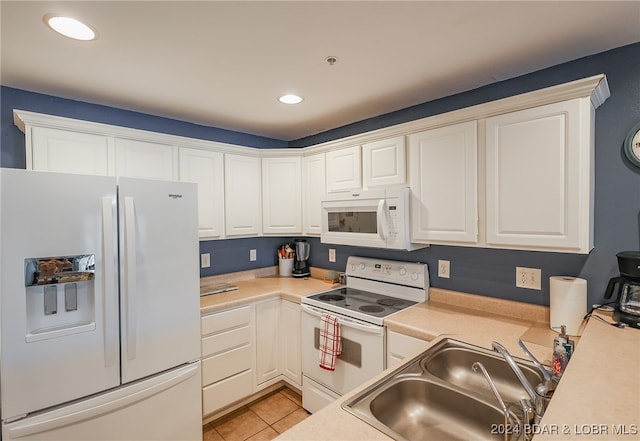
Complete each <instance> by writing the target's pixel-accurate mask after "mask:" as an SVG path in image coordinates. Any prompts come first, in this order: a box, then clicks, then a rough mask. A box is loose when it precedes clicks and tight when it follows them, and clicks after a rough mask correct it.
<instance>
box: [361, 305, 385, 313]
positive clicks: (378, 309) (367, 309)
mask: <svg viewBox="0 0 640 441" xmlns="http://www.w3.org/2000/svg"><path fill="white" fill-rule="evenodd" d="M358 309H359V310H360V311H362V312H382V311H384V306H380V305H362V306H360V307H358Z"/></svg>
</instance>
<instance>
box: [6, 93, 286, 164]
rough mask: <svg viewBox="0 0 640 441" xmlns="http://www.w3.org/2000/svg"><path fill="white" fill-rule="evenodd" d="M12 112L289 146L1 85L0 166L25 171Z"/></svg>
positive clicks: (20, 136)
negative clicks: (15, 110) (36, 113)
mask: <svg viewBox="0 0 640 441" xmlns="http://www.w3.org/2000/svg"><path fill="white" fill-rule="evenodd" d="M13 109H20V110H29V111H32V112H38V113H46V114H50V115H58V116H64V117H67V118H75V119H82V120H87V121H94V122H99V123H103V124H112V125H115V126H124V127H132V128H134V129H141V130H149V131H152V132H159V133H168V134H171V135H180V136H187V137H191V138H200V139H206V140H209V141H218V142H224V143H228V144H236V145H243V146H248V147H259V148H285V147H287V142H286V141H280V140H276V139H271V138H265V137H262V136H254V135H248V134H245V133H240V132H234V131H231V130H225V129H219V128H216V127H206V126H202V125H198V124H192V123H188V122H184V121H177V120H175V119H169V118H162V117H159V116H153V115H146V114H144V113H139V112H132V111H129V110H122V109H115V108H113V107H107V106H101V105H98V104H90V103H85V102H81V101H74V100H69V99H65V98H59V97H55V96H50V95H43V94H40V93H33V92H27V91H25V90H20V89H13V88H11V87H5V86H2V88H1V89H0V142H1V144H0V148H1V153H2V154H1V156H0V166H2V167H12V168H25V153H24V134H23V133H22V132H20V130H18V128H17V127H15V126H14V125H13Z"/></svg>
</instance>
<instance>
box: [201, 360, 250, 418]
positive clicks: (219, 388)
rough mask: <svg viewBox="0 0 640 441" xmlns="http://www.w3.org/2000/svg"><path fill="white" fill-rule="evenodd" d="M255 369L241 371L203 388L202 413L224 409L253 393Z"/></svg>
mask: <svg viewBox="0 0 640 441" xmlns="http://www.w3.org/2000/svg"><path fill="white" fill-rule="evenodd" d="M252 383H253V371H251V370H248V371H244V372H241V373H239V374H237V375H234V376H233V377H229V378H227V379H225V380H222V381H220V382H218V383H215V384H212V385H211V386H207V387H205V388H203V389H202V414H203V415H207V414H210V413H213V412H215V411H216V410H219V409H222V408H223V407H225V406H228V405H229V404H231V403H233V402H234V401H238V400H241V399H243V398H245V397H247V396H249V395H251V394H252V393H253V386H252Z"/></svg>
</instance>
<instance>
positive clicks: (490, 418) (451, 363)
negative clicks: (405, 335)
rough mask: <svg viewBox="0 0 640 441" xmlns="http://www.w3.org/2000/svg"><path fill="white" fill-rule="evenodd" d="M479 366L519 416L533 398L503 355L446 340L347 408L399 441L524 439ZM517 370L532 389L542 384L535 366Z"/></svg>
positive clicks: (520, 362)
mask: <svg viewBox="0 0 640 441" xmlns="http://www.w3.org/2000/svg"><path fill="white" fill-rule="evenodd" d="M476 362H480V363H482V365H483V366H484V367H485V369H486V371H487V372H488V373H489V375H490V377H491V379H492V380H493V383H494V384H495V386H496V389H497V390H498V392H499V394H500V396H501V397H502V399H503V401H504V402H505V404H506V406H508V407H509V408H511V409H512V410H514V409H515V408H519V407H520V403H521V400H523V399H524V400H527V399H529V398H530V396H529V394H528V393H527V392H526V390H525V389H524V387H523V386H522V384H521V382H520V381H519V380H518V378H517V377H516V375H515V374H514V372H513V370H512V369H511V368H510V367H509V365H508V364H507V363H506V362H505V360H504V358H503V356H502V355H501V354H499V353H497V352H493V351H490V350H487V349H484V348H480V347H477V346H473V345H470V344H467V343H464V342H460V341H457V340H453V339H443V340H441V341H440V342H438V343H436V344H435V345H433V346H431V347H430V348H428V349H427V350H426V351H425V352H423V353H421V354H420V355H418V356H417V357H415V358H413V359H412V360H411V361H410V362H409V363H408V364H407V365H406V366H405V367H404V368H402V369H401V370H396V371H393V372H392V373H391V374H389V375H388V376H386V377H384V378H382V379H381V380H379V381H378V382H376V383H374V384H372V385H371V386H369V387H368V388H366V389H365V390H363V391H362V392H360V393H359V394H357V395H356V396H355V397H354V398H353V399H351V400H350V401H347V402H345V403H344V404H343V405H342V407H343V408H344V409H345V410H346V411H348V412H350V413H352V414H353V415H355V416H356V417H358V418H360V419H361V420H363V421H365V422H366V423H368V424H369V425H371V426H373V427H375V428H377V429H378V430H380V431H381V432H383V433H385V434H387V435H389V436H390V437H392V438H394V439H398V440H408V441H418V440H445V439H446V440H470V439H474V440H492V439H500V440H506V439H519V438H521V435H523V430H522V426H520V427H517V425H518V424H519V421H521V420H522V419H520V420H506V419H505V413H504V411H503V407H502V406H501V405H500V404H499V401H498V399H497V398H496V395H495V394H494V392H493V391H492V390H491V388H490V386H489V383H488V381H487V379H486V378H485V377H484V375H483V374H482V373H481V372H480V371H477V372H476V371H475V370H474V369H473V368H472V365H473V364H474V363H476ZM517 364H518V366H519V367H520V369H521V370H522V373H523V374H524V376H525V377H526V378H527V380H528V381H529V383H530V384H531V385H533V387H535V386H536V385H537V384H540V383H542V382H543V376H542V374H541V372H540V371H539V370H538V369H537V368H536V367H535V365H534V364H533V363H529V362H527V361H525V360H517ZM517 412H518V409H515V411H512V412H511V415H512V416H513V415H514V414H516V413H517ZM516 421H518V422H516ZM522 439H524V438H522Z"/></svg>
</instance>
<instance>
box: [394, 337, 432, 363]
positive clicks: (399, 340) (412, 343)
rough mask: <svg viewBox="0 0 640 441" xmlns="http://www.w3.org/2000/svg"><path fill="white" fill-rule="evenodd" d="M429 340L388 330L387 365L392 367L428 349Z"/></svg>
mask: <svg viewBox="0 0 640 441" xmlns="http://www.w3.org/2000/svg"><path fill="white" fill-rule="evenodd" d="M428 345H429V342H428V341H425V340H421V339H419V338H416V337H411V336H410V335H405V334H400V333H399V332H394V331H390V330H387V366H386V368H387V369H388V368H390V367H393V366H396V365H398V364H400V363H401V362H402V361H404V360H405V359H406V358H407V357H410V356H412V355H414V354H417V353H418V352H419V351H421V350H423V349H426V348H427V346H428Z"/></svg>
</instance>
